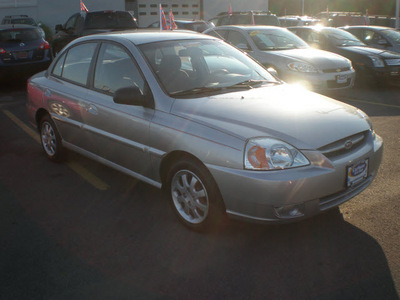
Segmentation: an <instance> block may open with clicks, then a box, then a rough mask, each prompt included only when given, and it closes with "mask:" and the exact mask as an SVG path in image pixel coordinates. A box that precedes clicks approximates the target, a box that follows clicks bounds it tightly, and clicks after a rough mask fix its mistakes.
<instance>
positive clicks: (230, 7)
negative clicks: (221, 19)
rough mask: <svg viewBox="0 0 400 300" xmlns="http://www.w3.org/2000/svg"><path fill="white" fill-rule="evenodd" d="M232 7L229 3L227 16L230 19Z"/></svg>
mask: <svg viewBox="0 0 400 300" xmlns="http://www.w3.org/2000/svg"><path fill="white" fill-rule="evenodd" d="M232 13H233V12H232V5H231V4H230V3H229V9H228V16H230V17H232Z"/></svg>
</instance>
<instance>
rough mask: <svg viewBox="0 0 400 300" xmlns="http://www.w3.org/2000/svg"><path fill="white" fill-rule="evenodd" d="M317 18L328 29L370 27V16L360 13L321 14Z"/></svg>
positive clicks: (333, 12)
mask: <svg viewBox="0 0 400 300" xmlns="http://www.w3.org/2000/svg"><path fill="white" fill-rule="evenodd" d="M315 18H317V19H320V20H321V22H322V24H323V25H325V26H327V27H341V26H351V25H369V18H368V16H366V15H364V14H362V13H360V12H350V11H332V12H320V13H318V14H317V15H316V16H315Z"/></svg>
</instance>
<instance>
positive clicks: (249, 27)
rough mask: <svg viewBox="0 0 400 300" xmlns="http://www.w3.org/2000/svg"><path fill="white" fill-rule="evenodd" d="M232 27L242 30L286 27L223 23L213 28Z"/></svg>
mask: <svg viewBox="0 0 400 300" xmlns="http://www.w3.org/2000/svg"><path fill="white" fill-rule="evenodd" d="M230 28H238V29H242V30H248V29H250V30H257V29H258V30H260V29H285V28H284V27H279V26H273V25H222V26H217V27H214V28H211V29H230Z"/></svg>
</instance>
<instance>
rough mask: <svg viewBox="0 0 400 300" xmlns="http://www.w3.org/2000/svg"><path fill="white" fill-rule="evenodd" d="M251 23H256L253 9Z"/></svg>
mask: <svg viewBox="0 0 400 300" xmlns="http://www.w3.org/2000/svg"><path fill="white" fill-rule="evenodd" d="M251 25H256V21H255V20H254V12H253V11H251Z"/></svg>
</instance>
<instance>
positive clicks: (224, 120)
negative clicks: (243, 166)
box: [171, 84, 370, 150]
mask: <svg viewBox="0 0 400 300" xmlns="http://www.w3.org/2000/svg"><path fill="white" fill-rule="evenodd" d="M171 113H172V114H175V115H177V116H180V117H182V118H186V119H188V120H191V121H194V122H197V123H201V124H203V125H205V126H207V127H212V128H214V129H216V130H219V131H222V132H224V133H226V134H229V135H232V136H235V137H237V138H239V139H242V140H247V139H249V138H252V137H261V136H269V137H275V138H278V139H281V140H283V141H286V142H288V143H290V144H292V145H293V146H295V147H297V148H298V149H303V150H305V149H318V148H320V147H322V146H325V145H328V144H330V143H332V142H335V141H337V140H340V139H343V138H345V137H348V136H351V135H353V134H356V133H359V132H362V131H365V130H369V129H370V127H369V124H368V122H367V121H366V120H365V119H364V118H363V116H362V115H361V114H360V113H359V112H358V110H357V109H356V108H354V107H352V106H350V105H347V104H344V103H341V102H339V101H336V100H333V99H330V98H328V97H325V96H322V95H319V94H316V93H312V92H310V91H307V90H304V89H303V88H300V87H299V88H297V87H295V86H290V85H288V84H282V85H279V86H274V87H262V88H255V89H252V90H247V91H240V92H232V93H227V94H223V95H216V96H210V97H205V98H197V99H176V100H175V102H174V105H173V107H172V110H171Z"/></svg>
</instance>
